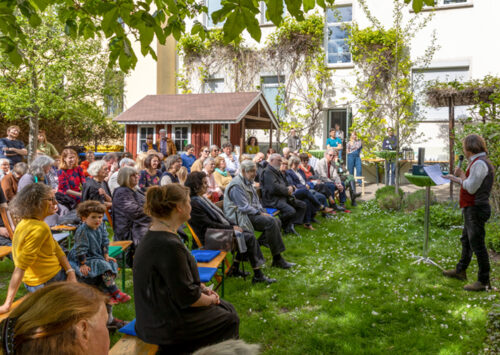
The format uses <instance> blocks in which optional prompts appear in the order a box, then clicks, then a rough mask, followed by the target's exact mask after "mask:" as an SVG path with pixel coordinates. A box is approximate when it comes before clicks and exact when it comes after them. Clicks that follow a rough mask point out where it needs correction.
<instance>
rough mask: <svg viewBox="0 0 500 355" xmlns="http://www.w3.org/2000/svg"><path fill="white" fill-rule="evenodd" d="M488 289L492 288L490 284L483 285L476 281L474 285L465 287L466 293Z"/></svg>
mask: <svg viewBox="0 0 500 355" xmlns="http://www.w3.org/2000/svg"><path fill="white" fill-rule="evenodd" d="M486 288H491V285H490V283H489V282H488V283H487V284H483V283H482V282H481V281H476V282H474V283H472V284H468V285H465V286H464V290H465V291H486Z"/></svg>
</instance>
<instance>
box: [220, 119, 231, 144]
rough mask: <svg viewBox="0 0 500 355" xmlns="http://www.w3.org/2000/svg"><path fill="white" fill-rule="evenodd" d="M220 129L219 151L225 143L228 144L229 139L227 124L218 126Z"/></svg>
mask: <svg viewBox="0 0 500 355" xmlns="http://www.w3.org/2000/svg"><path fill="white" fill-rule="evenodd" d="M220 126H221V128H220V136H221V137H220V146H221V149H222V146H223V145H224V143H227V142H230V141H231V140H230V137H229V133H230V131H229V124H227V123H223V124H221V125H220Z"/></svg>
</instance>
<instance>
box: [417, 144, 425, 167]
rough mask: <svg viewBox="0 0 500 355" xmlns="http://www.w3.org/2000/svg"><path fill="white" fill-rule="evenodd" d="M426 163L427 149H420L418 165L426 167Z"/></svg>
mask: <svg viewBox="0 0 500 355" xmlns="http://www.w3.org/2000/svg"><path fill="white" fill-rule="evenodd" d="M424 162H425V148H418V165H424Z"/></svg>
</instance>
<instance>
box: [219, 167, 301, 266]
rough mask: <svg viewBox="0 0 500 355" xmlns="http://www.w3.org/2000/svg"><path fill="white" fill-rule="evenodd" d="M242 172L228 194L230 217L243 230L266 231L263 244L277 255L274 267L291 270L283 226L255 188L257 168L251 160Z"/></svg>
mask: <svg viewBox="0 0 500 355" xmlns="http://www.w3.org/2000/svg"><path fill="white" fill-rule="evenodd" d="M240 170H241V171H240V173H239V174H238V175H237V176H235V177H234V179H233V180H232V181H231V183H230V184H229V185H228V186H227V188H226V191H225V192H224V213H225V215H226V218H227V219H228V220H229V221H230V222H231V223H234V224H237V225H239V226H240V227H241V228H242V229H243V230H247V231H251V232H254V231H260V232H263V233H262V235H261V236H260V238H259V244H260V245H264V246H267V247H268V248H269V249H270V250H271V254H272V255H273V263H272V266H275V267H280V268H283V269H289V268H291V267H292V266H294V265H295V264H293V263H289V262H287V261H286V260H285V259H284V258H283V257H282V255H281V254H282V253H283V252H284V251H285V244H284V243H283V239H282V237H281V223H280V221H279V219H277V218H274V217H273V216H271V215H270V214H268V213H267V212H266V210H265V209H264V208H263V207H262V205H261V203H260V200H259V197H258V196H257V191H256V190H255V188H254V186H253V182H254V179H255V175H256V174H257V167H256V166H255V163H254V162H253V161H251V160H245V161H244V162H242V163H241V169H240Z"/></svg>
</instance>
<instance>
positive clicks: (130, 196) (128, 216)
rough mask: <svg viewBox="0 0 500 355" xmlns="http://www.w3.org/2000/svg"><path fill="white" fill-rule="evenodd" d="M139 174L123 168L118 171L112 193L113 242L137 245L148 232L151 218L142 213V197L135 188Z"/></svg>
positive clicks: (132, 169) (125, 167)
mask: <svg viewBox="0 0 500 355" xmlns="http://www.w3.org/2000/svg"><path fill="white" fill-rule="evenodd" d="M138 181H139V173H138V172H137V170H136V169H134V168H131V167H129V166H124V167H123V168H121V169H120V170H119V171H118V184H119V185H120V187H118V188H117V189H116V190H115V192H114V193H113V206H112V207H111V216H112V217H113V222H114V223H113V231H114V236H113V239H114V240H132V241H133V242H134V245H137V244H139V241H140V240H141V238H142V237H143V236H144V235H145V234H146V232H147V231H148V228H149V225H150V224H151V218H150V217H148V216H147V215H146V214H145V213H144V201H145V198H144V195H143V194H142V193H141V192H140V189H138V188H137V183H138Z"/></svg>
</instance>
